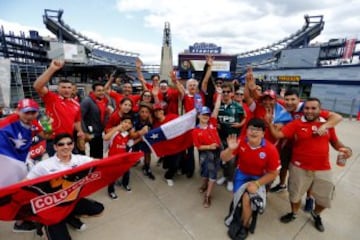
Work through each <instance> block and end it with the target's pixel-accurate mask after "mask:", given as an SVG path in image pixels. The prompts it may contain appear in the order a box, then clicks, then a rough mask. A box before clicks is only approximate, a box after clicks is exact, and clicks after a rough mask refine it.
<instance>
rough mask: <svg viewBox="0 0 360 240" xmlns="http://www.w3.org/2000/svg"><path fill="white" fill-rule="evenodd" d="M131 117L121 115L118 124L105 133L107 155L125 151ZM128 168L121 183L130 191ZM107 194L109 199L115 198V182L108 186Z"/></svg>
mask: <svg viewBox="0 0 360 240" xmlns="http://www.w3.org/2000/svg"><path fill="white" fill-rule="evenodd" d="M132 126H133V124H132V118H131V116H123V117H122V119H121V121H120V124H119V125H117V126H116V127H113V128H112V129H111V130H110V131H109V132H108V133H106V134H105V136H104V140H105V141H110V146H109V156H113V155H116V154H119V153H124V152H127V149H128V147H129V146H130V145H131V140H130V134H129V131H130V130H131V128H132ZM129 180H130V170H129V171H127V172H126V173H124V175H123V177H122V185H123V187H124V188H125V190H126V191H131V188H130V187H129ZM108 194H109V197H110V198H111V199H117V198H118V196H117V195H116V193H115V183H112V184H110V185H109V186H108Z"/></svg>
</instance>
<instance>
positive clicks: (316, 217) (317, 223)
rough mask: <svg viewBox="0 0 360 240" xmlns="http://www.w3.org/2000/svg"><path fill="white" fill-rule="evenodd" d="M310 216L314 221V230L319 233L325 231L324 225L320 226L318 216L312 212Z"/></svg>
mask: <svg viewBox="0 0 360 240" xmlns="http://www.w3.org/2000/svg"><path fill="white" fill-rule="evenodd" d="M311 216H312V217H313V219H314V225H315V228H316V229H317V230H318V231H319V232H323V231H325V228H324V225H323V224H322V221H321V217H320V215H317V214H316V213H315V212H314V211H311Z"/></svg>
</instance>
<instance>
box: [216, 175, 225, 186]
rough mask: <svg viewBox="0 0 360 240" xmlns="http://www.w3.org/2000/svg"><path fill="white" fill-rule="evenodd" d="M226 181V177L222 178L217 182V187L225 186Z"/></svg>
mask: <svg viewBox="0 0 360 240" xmlns="http://www.w3.org/2000/svg"><path fill="white" fill-rule="evenodd" d="M225 181H226V178H225V177H221V178H219V179H218V180H216V184H217V185H223V184H224V182H225Z"/></svg>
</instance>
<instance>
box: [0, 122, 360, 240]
mask: <svg viewBox="0 0 360 240" xmlns="http://www.w3.org/2000/svg"><path fill="white" fill-rule="evenodd" d="M337 129H338V131H337V132H338V135H339V137H340V139H341V140H342V141H343V142H344V143H345V144H346V145H349V146H351V147H352V148H353V151H354V155H353V157H352V158H351V159H350V160H349V161H348V163H347V165H346V167H344V168H340V167H338V166H336V164H335V158H336V152H334V151H331V162H332V166H333V170H334V179H335V183H336V196H335V198H334V201H333V208H331V209H330V210H326V211H325V212H324V213H323V214H322V218H323V223H324V226H325V232H324V233H320V232H318V231H317V230H316V229H315V228H314V227H313V222H312V220H311V217H310V216H309V214H307V213H305V212H302V211H300V212H299V216H298V218H297V219H296V221H294V222H291V223H289V224H286V225H285V224H282V223H280V221H279V217H280V216H281V215H283V214H284V213H286V212H288V211H289V210H290V206H289V203H288V200H287V199H288V195H287V193H286V192H283V193H271V194H269V196H268V203H267V208H266V211H265V213H264V214H263V215H261V216H260V217H259V219H258V225H257V229H256V233H255V234H254V235H250V236H249V238H248V239H296V240H300V239H359V236H358V232H357V230H358V227H359V225H360V207H359V203H360V177H359V176H358V173H359V172H360V122H356V121H349V120H344V121H343V122H342V123H341V124H340V125H339V127H338V128H337ZM154 162H155V161H154ZM153 171H154V173H155V175H156V177H157V179H156V180H155V181H151V180H149V179H148V178H146V177H144V176H143V175H142V173H141V167H140V166H138V167H135V168H134V169H133V170H132V175H131V185H132V188H133V191H132V192H131V193H127V192H125V191H124V190H122V189H120V188H118V189H117V190H116V191H117V193H118V195H119V199H118V200H115V201H114V200H110V199H109V198H108V197H107V194H106V190H102V191H99V192H97V193H96V194H95V195H94V196H93V197H94V198H95V199H97V200H99V201H101V202H103V203H104V204H105V206H106V210H105V212H104V214H103V215H102V216H101V217H97V218H87V219H83V220H84V222H85V223H86V225H87V227H88V228H87V229H86V230H85V231H84V232H76V231H71V234H72V236H73V239H76V240H98V239H105V240H112V239H131V240H144V239H148V240H167V239H172V240H187V239H189V240H218V239H228V237H227V235H226V230H227V229H226V227H225V226H224V224H223V219H224V216H225V215H226V214H227V211H228V206H229V202H230V201H231V194H230V193H228V192H227V191H226V189H225V187H223V186H220V187H219V186H216V187H215V189H214V194H213V195H214V197H213V205H212V206H211V207H210V208H209V209H205V208H203V207H202V195H201V194H200V193H198V187H199V186H200V184H201V180H200V177H199V176H198V175H197V176H195V177H194V178H193V179H190V180H189V179H187V178H186V177H184V176H177V177H176V179H175V186H174V187H168V186H167V185H166V183H165V182H164V181H163V180H162V178H161V176H162V175H163V171H162V169H161V168H160V167H156V166H155V165H154V166H153ZM12 224H13V223H5V222H1V223H0V239H1V240H30V239H31V240H32V239H40V238H39V237H37V236H35V234H33V233H12V232H11V228H12Z"/></svg>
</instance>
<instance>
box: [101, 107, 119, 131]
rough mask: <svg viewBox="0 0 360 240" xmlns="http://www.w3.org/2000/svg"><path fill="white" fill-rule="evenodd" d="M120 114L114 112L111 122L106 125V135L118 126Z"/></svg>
mask: <svg viewBox="0 0 360 240" xmlns="http://www.w3.org/2000/svg"><path fill="white" fill-rule="evenodd" d="M117 116H119V115H118V112H113V113H112V114H111V116H110V118H109V121H108V122H107V123H106V126H105V129H104V130H105V133H106V132H107V131H109V130H110V129H111V128H113V127H114V126H116V125H117V124H116V122H117V119H118V117H117Z"/></svg>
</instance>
